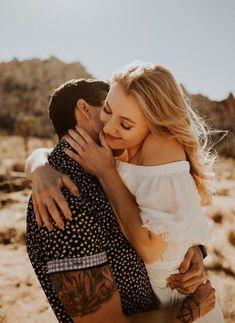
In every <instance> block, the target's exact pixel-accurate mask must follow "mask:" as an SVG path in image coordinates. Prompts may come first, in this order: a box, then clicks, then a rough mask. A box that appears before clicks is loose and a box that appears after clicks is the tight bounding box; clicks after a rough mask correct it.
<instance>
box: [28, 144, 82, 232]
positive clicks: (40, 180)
mask: <svg viewBox="0 0 235 323" xmlns="http://www.w3.org/2000/svg"><path fill="white" fill-rule="evenodd" d="M50 152H51V149H47V148H39V149H37V150H35V151H34V152H33V153H32V154H31V155H30V156H29V157H28V159H27V160H26V163H25V173H26V175H27V177H28V178H29V179H31V180H32V200H33V205H34V211H35V216H36V221H37V223H38V225H39V226H42V225H43V223H44V224H45V225H46V227H47V229H48V230H49V231H51V230H53V225H52V222H51V220H50V218H53V219H54V221H55V223H56V225H57V226H58V227H59V228H61V229H63V227H64V222H63V219H62V217H61V215H60V213H59V210H61V211H62V213H63V215H64V217H65V218H66V219H70V218H71V211H70V209H69V207H68V204H67V202H66V200H65V198H64V195H63V194H62V192H61V188H62V187H66V188H67V189H68V190H69V191H70V192H71V193H72V194H73V195H75V196H79V192H78V189H77V187H76V185H75V184H74V183H73V181H72V180H71V179H70V178H69V176H67V175H64V174H62V173H60V172H58V171H56V170H55V169H54V168H53V167H51V166H50V165H49V163H48V160H47V158H48V155H49V153H50Z"/></svg>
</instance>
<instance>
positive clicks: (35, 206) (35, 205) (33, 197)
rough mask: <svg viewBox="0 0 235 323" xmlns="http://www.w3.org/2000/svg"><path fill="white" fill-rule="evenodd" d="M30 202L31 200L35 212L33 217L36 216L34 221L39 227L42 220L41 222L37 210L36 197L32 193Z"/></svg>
mask: <svg viewBox="0 0 235 323" xmlns="http://www.w3.org/2000/svg"><path fill="white" fill-rule="evenodd" d="M32 202H33V209H34V213H35V217H36V222H37V224H38V226H39V227H41V226H42V225H43V222H42V219H41V215H40V213H39V210H38V205H37V201H36V198H35V196H34V194H33V193H32Z"/></svg>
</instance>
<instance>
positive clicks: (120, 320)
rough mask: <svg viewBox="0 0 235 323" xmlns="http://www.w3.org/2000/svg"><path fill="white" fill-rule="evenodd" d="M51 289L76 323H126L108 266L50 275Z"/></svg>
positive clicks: (126, 318) (127, 320)
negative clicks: (52, 288) (52, 287)
mask: <svg viewBox="0 0 235 323" xmlns="http://www.w3.org/2000/svg"><path fill="white" fill-rule="evenodd" d="M50 276H51V281H52V284H53V286H54V289H55V291H56V293H57V295H58V297H59V299H60V301H61V303H62V304H63V306H64V308H65V310H66V311H67V312H68V314H69V315H70V317H71V318H72V319H73V321H74V322H75V323H80V322H82V323H99V322H100V323H110V322H112V323H128V322H130V321H129V319H128V317H126V316H125V315H124V314H123V312H122V308H121V300H120V295H119V292H118V289H117V285H116V283H115V280H114V278H113V275H112V273H111V270H110V267H109V265H100V266H97V267H94V268H89V269H83V270H79V271H66V272H57V273H53V274H50Z"/></svg>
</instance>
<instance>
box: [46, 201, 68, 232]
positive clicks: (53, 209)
mask: <svg viewBox="0 0 235 323" xmlns="http://www.w3.org/2000/svg"><path fill="white" fill-rule="evenodd" d="M46 205H47V209H48V211H49V213H50V215H51V217H52V218H53V220H54V221H55V223H56V225H57V226H58V227H59V228H60V229H64V221H63V220H62V217H61V215H60V212H59V210H58V209H57V205H56V204H55V202H54V201H53V200H52V199H50V200H47V201H46ZM45 224H46V223H45Z"/></svg>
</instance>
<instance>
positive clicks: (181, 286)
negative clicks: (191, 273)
mask: <svg viewBox="0 0 235 323" xmlns="http://www.w3.org/2000/svg"><path fill="white" fill-rule="evenodd" d="M202 283H203V279H202V278H201V277H194V278H192V279H190V280H188V281H186V282H177V281H175V282H173V283H171V284H170V287H171V288H176V289H177V290H178V291H179V292H181V293H183V294H191V293H193V292H195V290H196V289H197V288H198V286H200V285H201V284H202Z"/></svg>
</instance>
